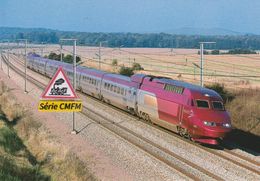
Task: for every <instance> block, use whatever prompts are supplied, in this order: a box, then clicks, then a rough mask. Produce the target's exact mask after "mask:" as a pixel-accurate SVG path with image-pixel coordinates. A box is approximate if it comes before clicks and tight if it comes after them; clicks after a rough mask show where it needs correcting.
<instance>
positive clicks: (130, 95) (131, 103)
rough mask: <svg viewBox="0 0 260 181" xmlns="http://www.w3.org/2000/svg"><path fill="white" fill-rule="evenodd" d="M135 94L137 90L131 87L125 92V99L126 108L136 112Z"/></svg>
mask: <svg viewBox="0 0 260 181" xmlns="http://www.w3.org/2000/svg"><path fill="white" fill-rule="evenodd" d="M136 94H137V90H136V88H134V87H131V88H129V89H128V90H127V93H126V98H127V107H128V108H133V109H134V110H136Z"/></svg>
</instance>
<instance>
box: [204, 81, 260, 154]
mask: <svg viewBox="0 0 260 181" xmlns="http://www.w3.org/2000/svg"><path fill="white" fill-rule="evenodd" d="M208 87H209V88H212V89H214V90H216V91H217V92H219V93H220V95H221V96H222V98H223V99H224V101H225V102H226V109H227V110H228V111H229V113H230V115H231V120H232V126H233V127H234V128H235V129H234V130H233V131H232V133H231V134H230V135H229V139H231V140H232V141H234V142H236V143H238V144H240V145H242V146H244V147H247V148H250V149H252V150H255V151H258V152H260V146H259V141H260V90H259V89H246V90H240V91H233V92H232V93H231V92H230V91H227V90H226V89H225V88H224V86H222V85H220V84H215V85H212V86H208Z"/></svg>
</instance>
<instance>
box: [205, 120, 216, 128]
mask: <svg viewBox="0 0 260 181" xmlns="http://www.w3.org/2000/svg"><path fill="white" fill-rule="evenodd" d="M203 123H204V125H206V126H212V127H213V126H216V123H215V122H210V121H203Z"/></svg>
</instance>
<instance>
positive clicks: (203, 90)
mask: <svg viewBox="0 0 260 181" xmlns="http://www.w3.org/2000/svg"><path fill="white" fill-rule="evenodd" d="M159 81H160V82H161V83H166V84H171V85H176V86H179V87H183V88H185V89H189V90H190V91H191V92H199V93H201V94H204V95H205V94H208V95H209V96H215V97H219V94H218V93H217V92H215V91H214V90H211V89H208V88H205V87H201V86H198V85H194V84H191V83H187V82H183V81H179V80H173V79H168V78H162V79H160V80H159Z"/></svg>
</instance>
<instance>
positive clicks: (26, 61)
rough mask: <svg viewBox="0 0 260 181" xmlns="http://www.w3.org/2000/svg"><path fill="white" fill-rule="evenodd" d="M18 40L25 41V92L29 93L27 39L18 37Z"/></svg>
mask: <svg viewBox="0 0 260 181" xmlns="http://www.w3.org/2000/svg"><path fill="white" fill-rule="evenodd" d="M18 41H23V42H24V49H25V50H24V54H25V57H24V93H28V91H27V43H28V40H27V39H18Z"/></svg>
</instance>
